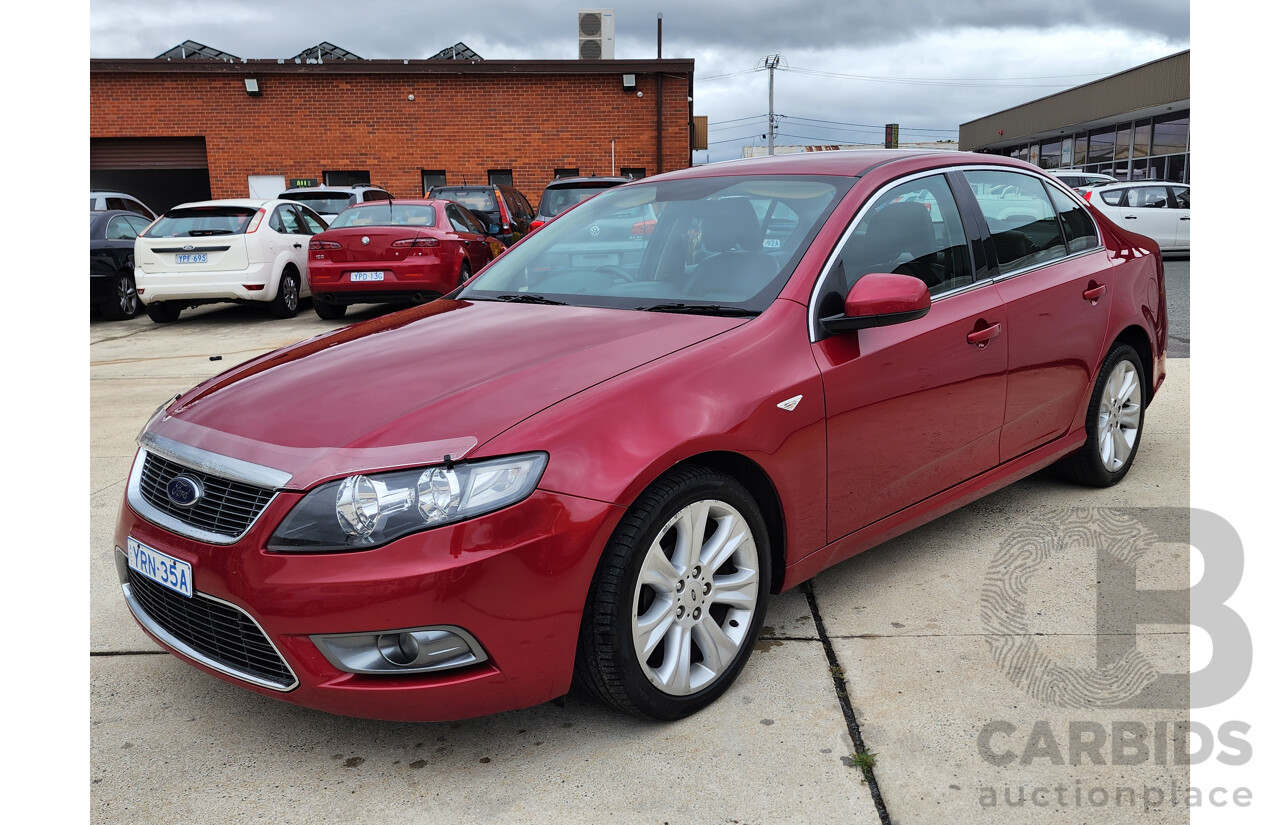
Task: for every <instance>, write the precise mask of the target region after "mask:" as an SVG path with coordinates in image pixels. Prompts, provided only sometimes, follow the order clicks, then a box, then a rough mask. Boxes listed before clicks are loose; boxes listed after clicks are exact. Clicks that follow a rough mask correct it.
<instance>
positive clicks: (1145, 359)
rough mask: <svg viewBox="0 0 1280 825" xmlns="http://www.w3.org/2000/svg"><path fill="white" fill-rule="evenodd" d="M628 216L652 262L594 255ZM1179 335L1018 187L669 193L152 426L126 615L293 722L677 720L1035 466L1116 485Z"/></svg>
mask: <svg viewBox="0 0 1280 825" xmlns="http://www.w3.org/2000/svg"><path fill="white" fill-rule="evenodd" d="M637 207H646V208H652V209H653V211H654V214H655V215H657V224H656V226H655V228H654V231H653V232H651V233H645V234H642V235H639V236H632V235H628V234H616V233H602V232H593V231H592V230H593V227H599V226H601V225H607V224H608V223H609V222H610V221H611V220H619V219H620V217H619V216H622V215H627V214H631V213H632V211H633V210H634V209H636V208H637ZM455 274H456V273H455ZM1166 334H1167V320H1166V312H1165V299H1164V270H1163V265H1162V263H1161V258H1160V255H1159V254H1158V252H1157V250H1156V247H1155V245H1154V244H1153V243H1152V242H1151V241H1150V240H1149V239H1147V238H1144V237H1141V236H1138V235H1134V234H1132V233H1130V232H1127V231H1126V230H1124V229H1122V228H1119V227H1117V226H1116V225H1114V224H1112V223H1111V222H1110V221H1108V220H1107V219H1106V218H1104V217H1102V216H1101V215H1099V214H1098V213H1096V212H1094V211H1093V210H1091V209H1090V208H1089V207H1088V206H1087V205H1086V204H1085V203H1084V202H1083V201H1081V199H1080V198H1079V197H1078V196H1077V195H1076V194H1075V193H1074V192H1073V191H1071V189H1070V188H1069V187H1066V186H1064V185H1062V184H1061V183H1059V182H1058V181H1055V180H1053V179H1052V178H1050V177H1049V176H1047V175H1045V174H1043V173H1042V172H1040V171H1039V170H1037V169H1035V168H1034V167H1032V166H1029V165H1027V164H1025V163H1021V162H1019V161H1015V160H1012V159H1006V158H1000V157H995V156H989V155H977V154H964V153H956V152H917V151H854V152H822V153H815V154H806V155H790V156H785V157H778V158H769V159H756V160H746V161H741V162H738V161H734V162H729V163H718V164H710V165H707V166H702V167H697V168H692V169H685V170H681V171H678V172H671V173H668V174H663V175H658V176H655V177H652V178H648V179H645V180H643V181H637V182H635V183H631V184H627V185H624V186H619V187H616V188H614V189H610V190H609V191H607V192H604V193H602V194H600V195H597V196H596V197H595V198H593V199H591V200H589V201H587V202H586V203H584V204H582V205H580V206H579V207H577V208H576V209H573V210H572V211H570V212H567V213H566V214H564V215H562V216H561V217H560V218H558V219H557V220H556V221H554V222H552V223H550V224H548V225H547V226H545V227H543V228H542V229H541V230H539V231H538V232H536V233H534V234H532V235H530V236H528V237H527V238H525V239H524V240H523V241H522V242H520V243H519V244H516V245H515V246H513V247H512V248H511V249H510V250H508V251H507V252H506V253H505V254H504V255H503V256H502V257H501V258H499V259H498V260H497V261H495V262H494V263H493V264H492V265H491V266H490V267H489V268H488V269H486V270H485V272H483V273H482V274H480V275H479V276H478V277H476V278H474V279H472V280H471V281H470V282H469V283H467V285H466V286H465V287H463V288H461V289H459V290H456V291H454V292H452V293H451V294H450V295H449V296H447V297H446V298H444V299H442V300H438V301H434V302H432V303H429V304H426V305H423V306H421V307H416V308H412V309H407V310H405V311H403V312H399V313H395V314H392V315H387V316H383V317H380V318H377V319H373V320H370V321H367V322H364V323H361V324H356V325H352V326H350V327H347V328H344V329H340V330H337V331H334V332H331V333H328V334H326V335H322V336H319V337H317V338H314V339H311V340H309V341H305V342H302V343H299V344H295V345H293V346H290V347H287V348H285V349H282V350H279V351H277V352H275V353H272V354H268V355H265V356H262V357H260V358H256V359H253V360H251V361H248V362H246V363H244V364H241V365H240V366H237V367H234V368H232V369H231V370H229V371H227V372H225V373H223V374H222V375H220V376H217V377H215V378H212V379H210V380H208V381H206V382H204V383H203V384H200V385H199V386H197V387H195V388H194V389H192V390H191V391H189V392H187V393H184V394H182V395H181V396H179V397H178V398H177V399H175V400H174V401H172V402H171V403H169V404H167V405H166V406H165V407H164V408H162V409H161V410H158V411H157V413H156V414H155V416H154V417H153V418H152V420H151V421H150V422H148V424H147V425H146V427H145V429H144V431H143V433H142V434H141V435H140V437H139V440H140V449H139V451H138V454H137V457H136V459H135V461H134V465H133V470H132V474H131V477H130V479H129V484H128V491H127V493H126V498H125V502H124V506H123V507H122V509H121V513H120V519H119V524H118V526H117V528H116V533H115V554H116V558H117V565H118V569H119V573H120V580H121V582H122V584H123V589H124V595H125V600H126V601H127V603H128V606H129V608H130V609H131V610H132V612H133V614H134V616H135V617H136V618H137V620H138V621H139V622H140V623H141V625H142V626H143V627H144V628H145V629H146V630H147V632H149V633H150V634H151V635H152V636H153V637H154V638H155V639H156V640H157V641H158V642H159V643H160V644H162V645H163V646H164V647H165V648H166V649H168V650H169V651H170V652H172V653H174V654H175V655H177V656H178V657H180V658H181V659H183V660H184V661H187V662H189V663H191V664H193V665H195V666H197V667H199V668H201V669H203V670H205V671H207V672H208V673H211V674H213V675H215V676H217V677H219V678H222V679H225V680H227V681H229V682H232V683H235V684H239V685H242V686H244V687H246V688H248V689H250V690H253V691H257V692H258V693H261V694H263V695H268V696H274V697H277V698H280V699H283V700H286V701H290V702H295V703H298V704H300V705H305V706H308V707H311V708H318V709H321V710H325V711H329V712H332V713H337V714H344V715H351V716H363V717H373V718H381V719H395V720H445V719H456V718H463V717H470V716H476V715H480V714H487V713H493V712H496V711H502V710H507V709H513V708H519V707H525V706H530V705H534V704H538V703H541V702H545V701H548V700H551V699H554V698H556V697H559V696H561V695H563V694H565V693H566V692H567V691H568V690H569V687H570V683H571V680H572V679H574V678H575V676H576V678H577V679H578V680H580V682H581V683H582V684H583V685H584V686H586V688H588V689H589V690H590V691H592V692H593V693H594V694H595V695H596V696H598V697H599V698H600V699H602V700H603V701H605V702H607V703H609V704H611V705H613V706H615V707H617V708H619V709H622V710H624V711H628V712H631V713H635V714H640V715H644V716H649V717H653V718H658V719H675V718H679V717H683V716H686V715H688V714H690V713H693V712H695V711H697V710H699V709H700V708H702V707H704V706H706V705H707V704H708V703H710V702H712V701H713V700H715V699H716V698H717V697H718V696H720V695H721V694H723V693H724V692H725V691H726V690H727V689H729V687H730V685H731V684H732V683H733V681H734V679H735V678H736V677H737V675H738V674H739V672H740V671H741V670H742V668H743V667H744V665H745V664H746V662H747V658H748V656H749V654H750V652H751V650H752V646H753V644H754V642H755V640H756V638H757V634H758V633H759V631H760V626H761V622H762V621H763V619H764V615H765V608H766V601H767V598H768V596H769V594H771V593H778V592H781V591H783V590H786V589H788V588H791V587H795V586H796V585H798V584H800V583H801V582H804V581H805V580H807V579H809V578H811V577H813V576H814V575H815V574H817V573H818V572H819V571H821V570H823V569H824V568H826V567H829V566H831V565H833V564H836V563H837V562H840V561H842V560H844V559H847V558H849V557H850V556H853V555H855V554H857V553H859V552H861V551H863V550H866V549H867V548H869V547H871V546H873V545H875V544H877V543H879V542H882V541H885V540H886V539H889V538H891V537H893V536H896V535H899V534H901V533H903V532H905V531H907V530H909V529H911V528H912V527H914V526H916V525H919V524H921V523H923V522H926V521H928V520H930V519H932V518H935V517H937V516H939V515H940V514H943V513H946V512H948V511H950V510H953V509H955V508H957V507H959V506H961V505H963V504H965V503H967V502H970V501H972V500H974V499H975V498H977V497H978V496H980V495H982V494H984V493H987V492H989V491H991V490H994V489H996V488H998V487H1001V486H1004V485H1007V484H1009V483H1011V482H1013V481H1015V480H1017V479H1020V478H1022V477H1024V476H1027V475H1028V474H1030V473H1033V472H1035V471H1037V470H1039V469H1041V468H1044V467H1048V466H1050V465H1056V466H1057V468H1058V469H1059V470H1060V472H1061V475H1063V476H1064V477H1066V478H1067V479H1071V480H1074V481H1076V482H1081V483H1085V484H1090V485H1098V486H1106V485H1110V484H1113V483H1115V482H1117V481H1119V480H1120V479H1121V478H1123V477H1124V475H1125V474H1126V472H1128V470H1129V468H1130V466H1131V465H1132V463H1133V461H1134V458H1135V456H1136V454H1137V450H1138V446H1139V442H1140V439H1141V434H1142V425H1143V419H1144V411H1145V409H1146V407H1147V405H1148V404H1149V403H1150V402H1151V400H1152V397H1153V396H1154V394H1155V393H1156V391H1157V390H1158V389H1159V387H1160V386H1161V383H1162V381H1163V379H1164V376H1165V339H1166ZM318 376H323V378H324V380H323V381H319V380H317V377H318ZM273 409H275V410H286V409H287V410H289V413H290V414H289V415H288V416H280V415H264V414H263V411H264V410H273Z"/></svg>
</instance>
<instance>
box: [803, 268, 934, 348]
mask: <svg viewBox="0 0 1280 825" xmlns="http://www.w3.org/2000/svg"><path fill="white" fill-rule="evenodd" d="M930 306H931V303H930V301H929V288H928V287H926V286H925V285H924V281H922V280H920V279H919V278H915V277H912V276H910V275H895V274H892V273H888V272H873V273H869V274H867V275H863V276H862V277H861V278H859V279H858V281H857V283H855V284H854V285H853V289H851V290H849V294H848V296H846V297H845V299H844V314H842V315H829V316H827V317H826V318H821V319H819V323H821V324H822V328H823V329H825V330H826V331H827V332H829V333H832V334H837V333H841V332H852V331H853V330H857V329H867V328H869V327H887V326H890V325H892V324H901V323H904V322H906V321H914V320H915V319H917V318H923V317H924V316H925V315H926V314H927V313H928V312H929V307H930Z"/></svg>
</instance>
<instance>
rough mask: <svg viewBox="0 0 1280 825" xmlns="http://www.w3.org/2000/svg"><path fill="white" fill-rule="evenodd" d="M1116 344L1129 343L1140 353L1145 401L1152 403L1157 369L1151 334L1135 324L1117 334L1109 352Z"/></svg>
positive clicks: (1104, 355)
mask: <svg viewBox="0 0 1280 825" xmlns="http://www.w3.org/2000/svg"><path fill="white" fill-rule="evenodd" d="M1116 344H1128V345H1129V346H1131V347H1133V349H1134V351H1135V352H1137V353H1138V359H1139V360H1140V361H1141V362H1142V373H1143V381H1144V386H1143V388H1142V389H1143V392H1144V394H1145V403H1146V404H1147V405H1149V404H1150V403H1151V399H1152V396H1154V395H1155V392H1154V390H1153V388H1152V387H1153V384H1152V382H1153V381H1155V376H1154V374H1153V372H1154V370H1155V355H1154V350H1153V349H1152V344H1151V336H1149V335H1147V331H1146V330H1145V329H1143V328H1142V327H1141V326H1138V325H1137V324H1133V325H1131V326H1128V327H1125V328H1124V329H1123V330H1121V331H1120V334H1119V335H1117V336H1116V339H1115V341H1113V342H1112V343H1111V346H1110V347H1108V348H1107V352H1110V351H1111V350H1112V349H1113V348H1114V347H1115V346H1116ZM1103 357H1104V358H1105V357H1106V353H1103Z"/></svg>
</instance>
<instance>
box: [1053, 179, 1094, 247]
mask: <svg viewBox="0 0 1280 825" xmlns="http://www.w3.org/2000/svg"><path fill="white" fill-rule="evenodd" d="M1049 197H1050V198H1051V199H1052V200H1053V207H1054V209H1056V210H1058V218H1059V219H1060V220H1061V221H1062V228H1063V229H1064V230H1065V231H1066V233H1067V253H1068V254H1073V253H1076V252H1083V251H1084V250H1086V249H1092V248H1094V247H1095V246H1097V245H1098V228H1097V227H1096V226H1094V225H1093V218H1091V217H1089V213H1088V212H1086V211H1085V209H1084V207H1083V206H1081V205H1080V204H1078V203H1076V202H1075V201H1073V200H1071V198H1069V197H1067V196H1066V195H1065V194H1064V193H1062V192H1060V191H1058V190H1057V189H1054V188H1053V187H1052V186H1051V187H1049Z"/></svg>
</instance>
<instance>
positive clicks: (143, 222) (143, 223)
mask: <svg viewBox="0 0 1280 825" xmlns="http://www.w3.org/2000/svg"><path fill="white" fill-rule="evenodd" d="M125 220H127V221H128V222H129V225H130V226H132V227H133V234H134V237H137V236H138V235H141V234H142V233H143V231H144V230H145V229H146V228H147V227H148V226H150V225H151V221H150V219H148V218H135V217H133V216H132V215H130V216H128V217H126V218H125Z"/></svg>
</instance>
